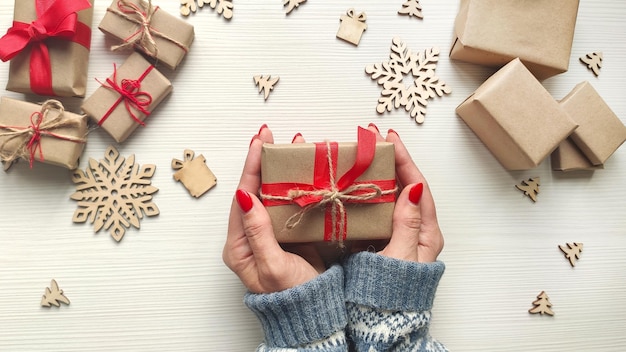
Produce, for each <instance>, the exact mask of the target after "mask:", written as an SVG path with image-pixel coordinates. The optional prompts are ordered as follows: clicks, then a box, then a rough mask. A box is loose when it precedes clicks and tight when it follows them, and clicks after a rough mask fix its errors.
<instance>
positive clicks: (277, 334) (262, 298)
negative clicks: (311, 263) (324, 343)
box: [244, 265, 347, 347]
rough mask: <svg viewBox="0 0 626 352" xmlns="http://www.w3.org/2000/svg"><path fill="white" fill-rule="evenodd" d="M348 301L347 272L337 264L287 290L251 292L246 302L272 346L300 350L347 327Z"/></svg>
mask: <svg viewBox="0 0 626 352" xmlns="http://www.w3.org/2000/svg"><path fill="white" fill-rule="evenodd" d="M344 299H345V297H344V292H343V270H342V268H341V266H339V265H334V266H332V267H331V268H330V269H328V270H326V271H325V272H324V273H322V274H321V275H320V276H318V277H316V278H315V279H313V280H311V281H309V282H307V283H304V284H302V285H299V286H296V287H293V288H290V289H287V290H284V291H280V292H275V293H269V294H253V293H247V294H246V295H245V297H244V303H245V304H246V305H247V306H248V308H250V309H251V310H252V311H253V312H254V313H255V314H256V316H257V317H258V318H259V320H260V321H261V325H262V326H263V331H264V332H265V343H266V344H267V345H268V347H298V346H301V345H305V344H308V343H311V342H315V341H318V340H321V339H324V338H327V337H329V336H331V335H332V334H333V333H335V332H337V331H343V329H344V328H345V326H346V324H347V318H346V308H345V303H344Z"/></svg>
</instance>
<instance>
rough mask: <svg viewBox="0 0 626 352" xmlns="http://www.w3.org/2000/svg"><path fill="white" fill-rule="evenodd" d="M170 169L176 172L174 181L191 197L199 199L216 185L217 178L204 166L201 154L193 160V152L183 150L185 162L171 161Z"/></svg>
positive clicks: (204, 161) (204, 162)
mask: <svg viewBox="0 0 626 352" xmlns="http://www.w3.org/2000/svg"><path fill="white" fill-rule="evenodd" d="M172 168H173V169H174V170H177V171H176V172H175V173H174V179H175V180H176V181H178V182H181V183H182V184H183V186H185V188H186V189H187V191H189V193H190V194H191V195H192V196H193V197H196V198H198V197H200V196H202V195H203V194H205V193H206V192H207V191H208V190H210V189H211V188H213V186H215V185H216V184H217V178H215V175H214V174H213V172H212V171H211V169H209V167H208V166H206V159H205V158H204V156H203V155H202V154H200V155H199V156H198V157H197V158H195V159H194V151H193V150H189V149H185V160H182V161H181V160H178V159H172Z"/></svg>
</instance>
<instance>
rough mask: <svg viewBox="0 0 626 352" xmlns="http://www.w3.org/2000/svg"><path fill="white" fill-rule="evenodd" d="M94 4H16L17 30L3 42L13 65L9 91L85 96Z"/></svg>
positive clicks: (48, 0)
mask: <svg viewBox="0 0 626 352" xmlns="http://www.w3.org/2000/svg"><path fill="white" fill-rule="evenodd" d="M92 4H93V0H75V1H70V0H37V1H35V0H15V12H14V19H13V26H12V27H11V28H9V30H8V31H7V34H6V35H5V36H3V37H2V38H1V39H0V59H2V61H7V60H11V64H10V67H9V81H8V83H7V89H8V90H11V91H15V92H20V93H35V94H39V95H50V96H81V97H82V96H84V95H85V90H86V84H87V64H88V62H89V49H90V46H91V22H92V19H93V7H92Z"/></svg>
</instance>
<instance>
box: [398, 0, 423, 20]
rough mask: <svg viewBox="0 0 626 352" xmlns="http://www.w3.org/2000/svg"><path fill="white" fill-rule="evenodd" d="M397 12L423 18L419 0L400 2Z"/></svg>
mask: <svg viewBox="0 0 626 352" xmlns="http://www.w3.org/2000/svg"><path fill="white" fill-rule="evenodd" d="M398 14H399V15H405V16H413V17H417V18H424V15H422V5H420V2H419V0H408V1H406V2H405V3H404V4H402V8H401V9H400V10H398Z"/></svg>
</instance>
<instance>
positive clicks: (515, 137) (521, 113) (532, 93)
mask: <svg viewBox="0 0 626 352" xmlns="http://www.w3.org/2000/svg"><path fill="white" fill-rule="evenodd" d="M456 112H457V114H458V115H459V116H460V117H461V118H462V119H463V121H465V123H466V124H467V125H468V126H469V127H470V128H471V129H472V130H473V131H474V133H475V134H476V135H477V136H478V138H480V140H481V141H482V142H483V143H484V144H485V146H486V147H487V148H488V149H489V150H490V151H491V153H492V154H493V155H494V156H495V157H496V159H498V161H499V162H500V163H501V164H502V166H504V167H505V168H506V169H508V170H526V169H531V168H534V167H536V166H537V165H539V164H540V163H541V162H542V161H543V160H544V159H545V158H546V157H547V156H548V155H549V154H550V153H551V152H552V151H554V150H555V149H556V147H558V145H559V144H560V143H561V142H562V141H563V140H564V139H565V138H567V137H568V136H569V135H570V134H571V132H572V131H573V130H574V129H575V128H576V127H577V126H578V125H577V124H576V123H575V122H574V121H573V120H572V119H571V118H570V117H569V115H568V114H567V113H566V112H565V110H564V109H563V108H562V107H561V106H559V104H558V103H557V102H556V101H555V100H554V98H553V97H552V96H551V95H550V93H549V92H548V91H546V89H545V88H544V87H543V86H542V85H541V83H540V82H539V81H538V80H537V79H536V78H535V77H534V76H533V75H532V73H530V71H528V69H527V68H526V67H525V66H524V64H522V62H521V61H520V60H519V59H515V60H513V61H511V62H510V63H508V64H507V65H506V66H504V67H503V68H501V69H500V70H499V71H498V72H496V73H495V74H494V75H492V76H491V77H490V78H489V79H487V80H486V81H485V82H484V83H483V84H482V85H481V86H480V87H479V88H478V89H477V90H476V91H475V92H474V93H473V94H472V95H470V96H469V97H468V98H467V99H466V100H465V101H464V102H462V103H461V104H460V105H459V106H458V107H457V108H456Z"/></svg>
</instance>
